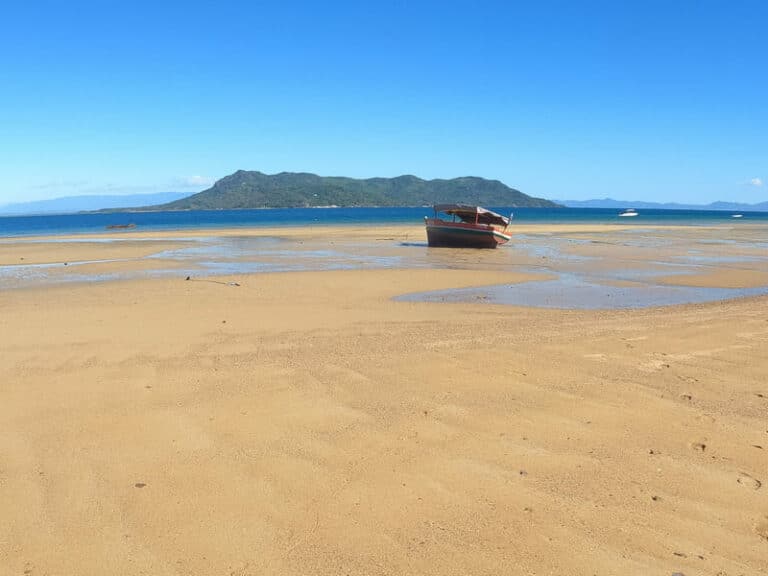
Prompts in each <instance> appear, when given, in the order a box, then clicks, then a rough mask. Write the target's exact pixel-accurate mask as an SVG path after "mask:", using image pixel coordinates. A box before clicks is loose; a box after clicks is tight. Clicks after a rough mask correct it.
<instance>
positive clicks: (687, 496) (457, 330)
mask: <svg viewBox="0 0 768 576" xmlns="http://www.w3.org/2000/svg"><path fill="white" fill-rule="evenodd" d="M281 232H284V231H281ZM420 232H421V231H420V229H417V228H415V227H414V228H411V227H387V228H380V229H367V230H366V231H365V234H364V237H365V238H364V240H366V241H369V242H370V243H373V244H374V245H375V246H383V247H382V248H380V250H381V251H382V252H387V253H390V252H392V253H394V252H397V251H399V250H400V247H399V246H392V247H391V246H390V244H388V243H387V241H386V240H378V239H379V238H382V239H386V238H397V239H398V240H401V241H402V242H406V243H408V242H411V241H416V242H417V241H419V240H422V237H421V236H419V233H420ZM619 232H621V230H619V229H614V228H613V227H612V228H611V229H610V230H609V229H605V230H602V229H600V228H597V229H595V227H587V228H584V229H582V228H578V229H576V228H568V229H566V230H565V231H564V230H562V229H560V228H558V229H555V228H554V227H553V228H551V229H548V228H546V227H538V228H536V230H533V229H527V230H526V233H527V234H534V235H535V234H539V235H545V236H546V235H547V234H555V235H560V239H561V241H562V242H571V240H574V242H571V244H569V245H572V248H571V249H569V250H571V253H572V254H573V255H574V256H580V257H584V256H587V257H589V256H593V255H594V254H595V251H597V250H602V251H604V257H603V258H602V259H599V260H597V259H595V260H590V259H586V260H578V259H576V260H567V259H564V260H557V261H556V262H553V261H552V260H553V259H552V258H551V256H550V255H549V254H548V253H547V254H545V255H542V254H538V253H536V254H531V253H526V254H523V253H520V254H519V255H517V254H516V253H515V255H514V256H510V254H512V253H506V255H505V253H504V252H501V250H506V249H511V248H512V247H509V248H503V249H500V250H499V251H495V252H496V254H495V255H493V254H490V253H489V254H488V255H486V256H478V255H475V256H471V255H463V254H457V255H456V258H457V259H458V261H459V262H460V263H461V266H459V267H456V268H453V269H451V268H449V267H442V263H445V259H443V257H442V256H440V258H441V259H440V260H439V262H440V263H441V267H433V266H432V264H434V262H433V261H426V262H424V261H419V263H418V266H416V267H413V268H409V269H398V268H392V267H383V268H378V269H377V268H365V269H354V270H331V271H313V270H305V271H295V272H285V273H263V274H239V275H229V276H205V277H203V276H200V277H197V276H195V277H193V278H192V279H191V280H189V281H187V280H184V277H181V276H179V277H170V278H149V279H132V280H123V281H114V282H88V283H69V284H55V283H54V284H46V285H44V286H40V287H26V288H24V289H15V290H5V291H3V292H0V327H1V329H0V350H2V358H3V362H2V363H0V426H1V427H2V430H3V431H5V433H4V434H3V435H2V436H0V511H1V514H0V516H2V522H0V575H2V576H5V575H6V574H7V575H18V574H62V575H69V574H73V575H74V574H77V575H90V574H94V575H96V574H99V575H102V574H153V575H154V574H184V575H186V574H232V575H248V574H254V575H255V574H296V575H298V574H382V575H383V574H462V575H463V574H489V575H490V574H598V575H606V576H607V575H614V574H621V575H625V574H633V575H634V574H638V575H640V574H643V575H645V574H672V573H673V572H681V573H684V574H687V575H691V574H705V575H710V574H711V575H718V574H719V575H721V576H737V575H745V576H752V575H755V576H756V575H758V574H765V573H766V572H768V423H767V422H768V418H766V415H768V384H767V382H768V378H767V377H766V376H767V375H768V314H766V312H767V311H768V297H766V296H762V297H756V298H747V299H738V300H729V301H726V302H712V303H706V304H695V305H684V306H674V307H663V308H646V309H638V310H555V309H538V308H526V307H515V306H498V305H492V304H487V303H481V302H478V303H461V302H459V303H431V302H401V301H396V300H394V298H395V297H397V296H401V295H403V294H409V293H413V292H423V291H427V290H440V289H448V288H460V287H469V286H484V285H515V284H517V283H521V282H536V281H540V280H542V279H544V278H548V277H551V275H552V274H553V273H556V272H557V271H558V270H559V269H560V268H565V269H571V268H572V267H579V266H580V267H587V268H589V267H594V268H595V269H596V270H598V271H599V270H600V269H601V267H602V268H607V267H609V266H610V265H611V261H613V264H612V265H613V267H614V268H617V267H618V268H624V267H626V268H636V269H640V270H646V269H648V268H653V266H655V264H654V263H653V261H654V258H653V257H652V255H653V253H658V252H659V250H660V249H659V248H657V249H656V250H655V252H654V249H652V248H651V249H648V250H646V249H644V248H642V247H641V248H637V247H633V246H626V245H625V244H627V242H625V239H624V237H623V236H618V237H617V236H613V234H615V233H619ZM219 233H220V232H219V231H217V232H216V234H219ZM248 233H251V232H248ZM252 233H253V234H257V235H259V234H264V235H267V236H268V235H269V232H268V231H255V232H252ZM655 233H656V232H654V233H653V234H655ZM739 233H740V234H746V232H739ZM764 233H765V232H764V231H762V230H751V232H750V234H753V235H754V238H758V239H759V238H761V237H762V236H764ZM201 234H203V235H204V234H209V232H205V233H201ZM222 234H232V235H233V236H241V235H243V231H242V230H236V231H228V232H223V233H222ZM289 234H291V235H293V237H294V238H299V239H301V238H306V239H309V238H313V239H314V241H321V242H322V241H325V242H327V243H328V244H330V243H331V242H335V243H343V244H344V245H345V246H348V245H350V244H354V243H355V242H358V241H360V235H359V234H358V231H355V230H353V229H341V228H340V229H328V230H327V231H320V230H317V229H313V230H308V229H295V230H293V231H291V232H289ZM563 234H565V235H566V236H565V240H563V236H562V235H563ZM635 234H637V233H635ZM646 234H651V233H650V232H649V233H646ZM659 234H661V238H662V240H663V242H661V244H662V245H663V247H664V250H671V252H669V253H668V254H667V255H668V256H670V257H671V256H672V255H673V254H672V253H673V252H674V254H683V253H686V254H687V253H690V252H691V251H692V250H693V251H695V254H696V255H700V256H702V255H703V257H707V258H714V257H717V258H721V259H722V261H712V262H711V266H709V267H708V268H707V269H706V270H704V271H702V270H698V272H699V274H698V275H696V274H689V275H688V276H690V278H691V279H690V280H689V281H690V284H691V285H706V286H712V287H717V286H721V285H723V284H725V283H728V282H730V283H731V284H739V285H743V284H750V283H754V282H758V283H759V282H760V281H762V276H759V275H760V273H761V272H762V271H764V266H765V264H764V262H763V260H760V259H758V260H750V259H749V258H754V257H755V256H756V254H757V255H759V250H756V249H753V247H754V246H755V243H754V242H752V243H751V244H750V243H749V242H747V243H746V244H744V245H738V246H737V245H733V244H722V245H721V244H718V245H717V249H716V253H710V252H705V250H706V245H708V244H707V243H708V242H711V241H712V240H713V239H717V238H718V237H722V236H723V232H722V230H710V229H687V230H679V229H667V230H662V231H661V232H659ZM111 236H114V235H111ZM175 236H176V237H178V236H191V235H189V234H187V233H186V232H185V233H184V234H176V235H175ZM125 237H127V238H131V239H136V238H138V236H135V235H133V234H125ZM156 237H157V242H158V249H160V248H159V244H160V243H168V242H170V243H171V244H173V245H174V246H176V240H173V239H172V237H173V235H172V234H170V235H163V234H161V235H157V236H156ZM144 238H149V239H150V241H151V240H152V238H154V236H153V235H151V234H150V235H146V236H144ZM617 238H618V240H617ZM745 238H747V239H749V238H751V237H747V236H745ZM575 240H578V242H575ZM521 242H522V241H521ZM378 243H383V244H378ZM606 243H607V244H606ZM25 246H28V245H25V244H24V243H14V242H10V243H7V244H6V243H3V245H2V248H1V249H0V254H3V255H4V256H3V257H4V258H5V260H3V262H14V258H15V257H16V256H18V255H19V253H20V252H18V250H24V248H25ZM143 246H144V245H143V244H142V246H138V247H137V246H133V245H126V246H122V245H115V246H112V245H110V250H112V251H115V252H114V253H110V254H111V257H116V258H123V257H124V258H125V262H124V264H123V265H124V266H128V267H130V266H132V265H134V266H137V267H140V265H141V264H137V263H141V262H144V260H142V255H146V254H145V252H142V250H144V247H143ZM366 246H367V247H369V246H370V244H367V245H366ZM670 246H674V248H670ZM745 246H746V247H745ZM750 246H752V248H750ZM591 248H594V249H595V250H594V251H591V250H590V249H591ZM81 249H83V250H85V251H84V252H77V250H81ZM91 249H92V247H88V248H83V246H82V245H80V244H70V243H69V242H59V241H57V242H55V243H50V244H46V245H45V249H44V250H43V251H41V252H38V253H36V254H35V255H34V258H35V259H36V260H38V261H40V262H64V261H67V262H72V261H76V260H77V258H78V257H79V256H82V257H83V259H87V260H94V259H96V258H95V257H94V254H92V253H91V252H90V250H91ZM123 249H124V250H125V251H124V252H122V253H121V252H120V251H121V250H123ZM162 249H163V250H164V249H166V248H165V247H162ZM366 249H367V248H366ZM413 250H418V247H415V248H413ZM699 251H701V252H699ZM27 253H28V254H30V252H27ZM504 257H512V258H513V260H514V264H515V266H512V267H509V266H508V264H509V262H508V261H507V260H500V258H504ZM30 258H32V256H30ZM656 258H658V256H656ZM446 259H447V260H450V258H448V257H446ZM611 259H613V260H611ZM734 259H735V262H734ZM131 262H133V264H131ZM110 266H117V267H119V266H120V264H119V263H118V264H110ZM446 266H447V264H446ZM734 267H736V268H738V270H741V271H742V272H739V274H740V275H739V274H737V275H734V274H733V268H734ZM61 273H67V272H66V271H65V272H61ZM673 276H674V275H673ZM734 278H736V279H735V280H734ZM675 281H680V280H679V279H678V280H675Z"/></svg>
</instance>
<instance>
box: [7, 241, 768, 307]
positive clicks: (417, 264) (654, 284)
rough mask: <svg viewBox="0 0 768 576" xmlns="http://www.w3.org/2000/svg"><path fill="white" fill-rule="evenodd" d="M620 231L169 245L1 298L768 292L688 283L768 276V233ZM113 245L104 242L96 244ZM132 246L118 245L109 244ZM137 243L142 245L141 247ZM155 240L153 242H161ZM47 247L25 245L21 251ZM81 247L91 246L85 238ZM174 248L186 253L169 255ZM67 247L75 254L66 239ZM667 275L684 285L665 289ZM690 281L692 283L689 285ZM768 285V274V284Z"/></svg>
mask: <svg viewBox="0 0 768 576" xmlns="http://www.w3.org/2000/svg"><path fill="white" fill-rule="evenodd" d="M726 232H727V233H728V234H729V235H728V236H726V235H724V231H723V230H708V229H702V230H696V231H695V232H691V231H690V230H686V231H679V230H674V229H654V230H647V231H646V232H645V234H642V235H641V234H638V231H637V230H634V229H633V230H626V231H619V232H611V233H594V232H593V233H577V232H572V233H540V234H533V233H519V234H516V235H514V236H513V239H512V242H511V243H510V244H508V245H506V246H503V247H501V248H499V249H497V250H471V249H450V248H429V247H427V245H426V242H422V241H418V240H417V241H413V240H410V239H408V238H407V237H405V236H404V237H402V238H398V237H387V238H380V239H376V240H372V239H364V240H360V239H357V238H354V237H341V238H333V239H329V238H322V237H320V238H316V239H296V238H280V237H253V236H209V237H185V236H184V235H183V234H180V235H179V236H178V237H176V238H170V239H169V238H164V239H163V247H162V248H160V247H158V250H157V252H153V253H152V252H151V250H150V253H149V254H148V255H147V256H144V257H141V258H125V259H120V258H109V259H104V260H93V259H89V260H82V261H77V260H75V261H68V262H66V263H64V262H59V263H44V264H24V263H19V264H13V265H6V266H0V290H1V289H12V288H27V287H35V286H45V285H52V284H61V283H69V282H94V281H112V280H127V279H135V278H161V277H166V278H167V277H178V278H182V279H183V278H185V277H187V276H189V277H209V276H232V275H239V274H254V273H265V272H292V271H315V270H316V271H320V270H362V269H370V268H376V269H387V268H392V269H394V268H435V269H461V270H478V271H496V272H498V271H508V272H534V273H544V274H547V275H549V276H551V279H549V280H542V281H536V282H527V283H520V284H509V285H502V286H487V287H477V288H466V289H457V290H447V291H439V292H429V293H417V294H407V295H403V296H401V297H400V298H399V299H400V300H407V301H429V302H487V303H494V304H511V305H520V306H535V307H550V308H591V309H595V308H638V307H649V306H665V305H674V304H684V303H694V302H706V301H713V300H723V299H729V298H738V297H744V296H753V295H760V294H768V281H767V282H766V285H765V286H763V285H757V286H755V285H749V286H744V287H730V288H725V287H702V286H685V285H680V284H685V282H684V277H685V275H693V274H704V273H718V274H726V275H727V274H729V273H744V272H745V271H748V272H750V273H766V274H768V253H767V252H766V250H765V249H764V248H763V246H766V245H768V227H766V228H763V227H756V228H753V229H749V230H747V229H742V230H739V231H736V232H733V231H726ZM92 241H93V242H95V243H100V244H103V243H104V242H105V240H104V239H103V238H98V239H96V238H95V239H93V240H92ZM125 241H128V240H121V239H111V240H109V241H108V242H109V243H117V244H119V243H120V242H125ZM131 241H132V240H131ZM152 241H153V240H151V239H150V240H147V242H152ZM26 242H28V243H29V244H33V243H39V241H37V240H34V241H33V240H22V239H18V240H17V241H16V243H17V244H21V245H23V244H24V243H26ZM77 242H78V243H82V242H89V240H88V239H87V238H78V239H77ZM168 242H175V243H179V244H180V246H178V247H174V248H172V249H167V244H168ZM57 245H59V246H62V245H63V246H66V241H58V242H57ZM664 276H675V277H676V278H677V279H678V280H676V281H674V282H672V284H676V285H669V284H670V282H668V281H667V282H666V283H664V282H662V281H661V278H662V277H664ZM680 278H682V279H683V280H679V279H680ZM766 278H768V276H766Z"/></svg>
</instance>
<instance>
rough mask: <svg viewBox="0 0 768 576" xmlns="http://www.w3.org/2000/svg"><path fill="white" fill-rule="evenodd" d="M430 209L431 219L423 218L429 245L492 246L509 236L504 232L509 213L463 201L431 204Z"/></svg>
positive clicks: (494, 246)
mask: <svg viewBox="0 0 768 576" xmlns="http://www.w3.org/2000/svg"><path fill="white" fill-rule="evenodd" d="M434 211H435V215H434V217H433V218H428V217H426V216H425V217H424V223H425V224H426V227H427V243H428V244H429V246H435V247H437V246H445V247H452V248H496V247H497V246H498V245H499V244H506V243H507V242H509V241H510V239H511V238H512V237H511V236H510V235H509V234H506V230H507V226H509V221H510V219H511V216H510V218H507V217H505V216H501V215H500V214H496V213H495V212H491V211H490V210H486V209H485V208H481V207H480V206H468V205H465V204H435V206H434ZM448 218H450V219H448Z"/></svg>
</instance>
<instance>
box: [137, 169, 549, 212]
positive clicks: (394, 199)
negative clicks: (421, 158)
mask: <svg viewBox="0 0 768 576" xmlns="http://www.w3.org/2000/svg"><path fill="white" fill-rule="evenodd" d="M447 202H463V203H467V204H473V205H481V206H504V207H537V208H543V207H558V204H556V203H554V202H550V201H549V200H544V199H542V198H533V197H531V196H528V195H526V194H523V193H522V192H520V191H519V190H515V189H514V188H510V187H509V186H506V185H505V184H502V183H501V182H499V181H498V180H487V179H485V178H478V177H474V176H467V177H463V178H453V179H451V180H423V179H421V178H417V177H416V176H398V177H396V178H367V179H364V180H360V179H355V178H345V177H340V176H318V175H317V174H308V173H296V172H281V173H279V174H272V175H270V174H263V173H262V172H257V171H246V170H238V171H237V172H235V173H234V174H230V175H229V176H226V177H224V178H222V179H221V180H219V181H217V182H216V183H215V184H214V185H213V186H212V187H211V188H209V189H208V190H203V191H202V192H198V193H197V194H193V195H192V196H188V197H186V198H182V199H179V200H175V201H173V202H168V203H165V204H158V205H154V206H145V207H143V208H139V209H137V208H133V209H131V210H132V211H137V210H153V211H154V210H157V211H159V210H243V209H254V208H313V207H330V206H333V207H376V206H426V205H432V204H438V203H447Z"/></svg>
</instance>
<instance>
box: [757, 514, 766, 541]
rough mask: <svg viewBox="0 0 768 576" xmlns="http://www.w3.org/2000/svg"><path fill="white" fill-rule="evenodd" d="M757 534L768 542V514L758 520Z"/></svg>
mask: <svg viewBox="0 0 768 576" xmlns="http://www.w3.org/2000/svg"><path fill="white" fill-rule="evenodd" d="M755 534H757V535H758V536H760V538H762V539H763V540H765V541H766V542H768V516H763V517H762V518H761V519H760V520H758V521H757V524H755Z"/></svg>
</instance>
